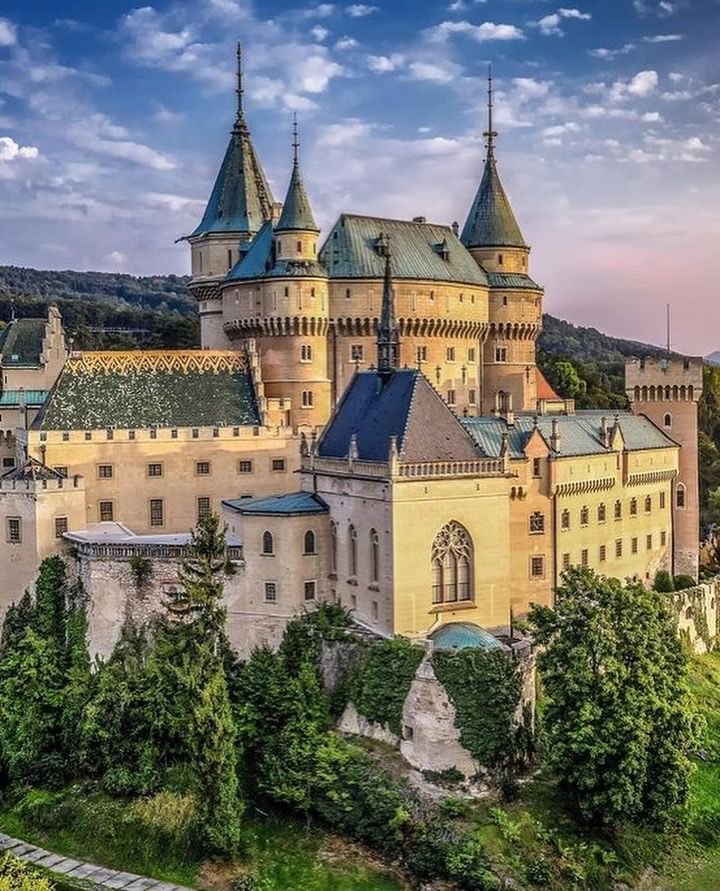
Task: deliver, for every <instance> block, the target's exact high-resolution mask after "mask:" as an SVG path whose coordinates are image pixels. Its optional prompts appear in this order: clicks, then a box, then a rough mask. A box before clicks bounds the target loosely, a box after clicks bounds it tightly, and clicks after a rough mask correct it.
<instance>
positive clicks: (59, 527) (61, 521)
mask: <svg viewBox="0 0 720 891" xmlns="http://www.w3.org/2000/svg"><path fill="white" fill-rule="evenodd" d="M67 531H68V518H67V517H55V538H62V537H63V535H65V533H66V532H67Z"/></svg>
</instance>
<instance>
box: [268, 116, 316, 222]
mask: <svg viewBox="0 0 720 891" xmlns="http://www.w3.org/2000/svg"><path fill="white" fill-rule="evenodd" d="M292 147H293V169H292V174H291V176H290V185H289V186H288V190H287V196H286V198H285V203H284V204H283V209H282V213H281V214H280V219H279V220H278V223H277V226H276V227H275V231H276V232H293V231H298V232H319V231H320V229H319V228H318V225H317V223H316V222H315V217H314V216H313V212H312V208H311V207H310V199H309V198H308V196H307V192H306V191H305V183H304V182H303V178H302V173H301V171H300V159H299V148H300V139H299V136H298V125H297V115H293V141H292Z"/></svg>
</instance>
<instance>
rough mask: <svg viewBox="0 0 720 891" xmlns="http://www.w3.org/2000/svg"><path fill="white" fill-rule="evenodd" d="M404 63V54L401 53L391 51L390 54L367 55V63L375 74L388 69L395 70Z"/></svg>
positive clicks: (383, 72) (384, 72)
mask: <svg viewBox="0 0 720 891" xmlns="http://www.w3.org/2000/svg"><path fill="white" fill-rule="evenodd" d="M404 64H405V56H403V55H402V53H393V54H392V55H391V56H368V57H367V65H368V68H369V69H370V70H371V71H374V72H375V73H376V74H387V73H388V72H389V71H397V70H398V68H402V66H403V65H404Z"/></svg>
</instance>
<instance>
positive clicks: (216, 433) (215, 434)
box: [213, 427, 220, 439]
mask: <svg viewBox="0 0 720 891" xmlns="http://www.w3.org/2000/svg"><path fill="white" fill-rule="evenodd" d="M219 436H220V428H219V427H213V439H217V438H218V437H219Z"/></svg>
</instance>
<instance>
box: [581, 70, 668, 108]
mask: <svg viewBox="0 0 720 891" xmlns="http://www.w3.org/2000/svg"><path fill="white" fill-rule="evenodd" d="M659 80H660V78H659V77H658V73H657V71H653V70H647V71H638V73H637V74H636V75H634V76H633V77H631V78H630V80H627V81H625V80H616V81H614V83H612V84H611V85H610V86H608V85H607V84H604V83H594V84H589V85H588V86H586V87H585V92H586V93H588V94H590V95H593V94H596V95H600V96H603V97H604V98H605V99H606V100H607V101H608V102H612V103H619V102H625V101H626V100H628V99H630V98H633V97H635V98H638V99H645V98H647V97H648V96H651V95H652V94H653V93H654V92H655V90H656V89H657V85H658V83H659Z"/></svg>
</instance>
